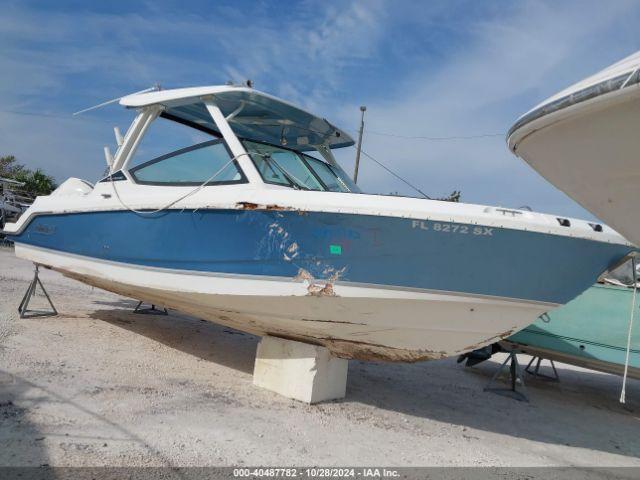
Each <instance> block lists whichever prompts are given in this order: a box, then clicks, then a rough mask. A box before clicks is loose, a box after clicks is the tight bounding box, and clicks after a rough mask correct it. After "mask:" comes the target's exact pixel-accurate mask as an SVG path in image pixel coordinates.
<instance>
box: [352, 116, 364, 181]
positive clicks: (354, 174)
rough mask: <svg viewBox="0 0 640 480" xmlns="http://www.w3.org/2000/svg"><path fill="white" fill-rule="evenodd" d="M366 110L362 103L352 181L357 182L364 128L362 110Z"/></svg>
mask: <svg viewBox="0 0 640 480" xmlns="http://www.w3.org/2000/svg"><path fill="white" fill-rule="evenodd" d="M366 111H367V107H365V106H364V105H362V106H361V107H360V112H362V116H361V117H360V130H359V131H358V146H357V148H356V166H355V168H354V171H353V183H358V168H359V167H360V152H361V151H362V131H363V130H364V112H366Z"/></svg>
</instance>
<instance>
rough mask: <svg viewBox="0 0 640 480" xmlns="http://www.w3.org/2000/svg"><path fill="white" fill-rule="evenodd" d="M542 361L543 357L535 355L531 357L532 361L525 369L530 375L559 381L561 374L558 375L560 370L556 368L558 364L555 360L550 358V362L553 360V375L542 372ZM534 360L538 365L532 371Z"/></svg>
mask: <svg viewBox="0 0 640 480" xmlns="http://www.w3.org/2000/svg"><path fill="white" fill-rule="evenodd" d="M536 360H537V361H536ZM541 361H542V357H533V358H532V359H531V361H530V362H529V364H528V365H527V367H526V368H525V369H524V371H525V372H527V373H528V374H529V375H533V376H534V377H540V378H544V379H546V380H549V381H551V382H559V381H560V375H558V371H557V370H556V364H555V363H553V360H549V362H551V368H552V369H553V375H547V374H544V373H540V362H541ZM533 362H536V366H535V368H534V369H533V371H531V365H533Z"/></svg>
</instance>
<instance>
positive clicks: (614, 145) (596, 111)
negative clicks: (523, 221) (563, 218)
mask: <svg viewBox="0 0 640 480" xmlns="http://www.w3.org/2000/svg"><path fill="white" fill-rule="evenodd" d="M627 90H628V91H627ZM627 90H623V91H620V92H619V93H618V92H616V93H615V94H609V95H606V96H604V97H598V98H595V99H593V100H591V101H588V102H584V103H580V104H577V105H575V106H573V107H571V108H567V109H566V110H567V111H564V110H561V111H559V112H557V113H554V114H551V115H548V116H547V117H542V118H540V119H538V120H535V121H533V122H532V123H531V124H530V125H525V126H524V127H522V128H521V130H522V131H523V132H519V131H516V132H515V133H513V134H512V137H513V138H517V143H516V145H517V146H516V149H515V152H516V154H517V155H518V156H519V157H521V158H522V159H524V160H525V161H526V162H527V163H528V164H529V165H531V166H532V167H533V168H534V169H535V170H536V171H538V172H539V173H540V174H541V175H542V176H543V177H544V178H546V179H547V180H548V181H549V182H551V183H552V184H553V185H555V186H556V187H557V188H559V189H560V190H562V191H563V192H565V193H566V194H567V195H569V196H570V197H571V198H573V199H574V200H576V201H577V202H578V203H580V204H581V205H582V206H583V207H584V208H586V209H587V210H589V211H590V212H591V213H593V214H594V215H596V216H597V217H598V218H600V219H601V220H602V221H603V222H605V223H607V224H608V225H609V226H611V227H613V228H615V229H616V230H617V231H618V232H620V234H622V235H623V236H624V237H626V238H627V239H629V240H630V241H631V242H633V243H635V244H636V245H640V215H639V214H638V209H637V204H638V198H640V162H639V161H638V152H639V151H640V135H638V128H637V126H638V123H639V122H640V90H639V89H638V88H637V87H631V88H629V89H627ZM525 131H526V132H525ZM510 141H512V142H516V140H510Z"/></svg>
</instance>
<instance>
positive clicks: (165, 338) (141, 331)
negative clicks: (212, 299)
mask: <svg viewBox="0 0 640 480" xmlns="http://www.w3.org/2000/svg"><path fill="white" fill-rule="evenodd" d="M93 303H94V304H97V305H102V306H104V307H106V308H105V309H97V310H94V311H92V312H91V313H89V317H91V318H94V319H96V320H102V321H104V322H107V323H110V324H112V325H114V326H116V327H119V328H122V329H125V330H128V331H130V332H133V333H136V334H138V335H143V336H145V337H147V338H149V339H151V340H154V341H156V342H159V343H162V344H164V345H166V346H167V347H170V348H173V349H176V350H180V351H182V352H184V353H186V354H188V355H192V356H195V357H198V358H201V359H202V360H206V361H209V362H214V363H216V364H219V365H224V366H226V367H229V368H232V369H234V370H238V371H240V372H244V373H248V374H251V373H253V364H254V359H255V353H256V346H257V344H258V341H259V337H256V336H254V335H251V334H249V333H245V332H240V331H238V330H234V329H233V328H229V327H225V326H222V325H218V324H215V323H212V322H208V321H206V320H199V319H197V318H194V317H190V316H188V315H183V314H181V313H178V312H176V311H174V310H169V312H168V315H156V314H140V313H133V310H134V308H135V307H136V305H137V303H138V302H136V301H134V300H118V301H113V302H105V301H94V302H93Z"/></svg>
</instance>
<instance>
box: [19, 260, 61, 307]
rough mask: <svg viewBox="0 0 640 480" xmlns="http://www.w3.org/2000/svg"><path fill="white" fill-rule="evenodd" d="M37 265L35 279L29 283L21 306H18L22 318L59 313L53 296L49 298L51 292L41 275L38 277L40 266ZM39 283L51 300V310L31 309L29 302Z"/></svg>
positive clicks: (49, 300)
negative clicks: (48, 290)
mask: <svg viewBox="0 0 640 480" xmlns="http://www.w3.org/2000/svg"><path fill="white" fill-rule="evenodd" d="M35 266H36V268H35V271H34V275H33V280H31V283H30V284H29V288H27V291H26V292H25V294H24V297H22V301H21V302H20V306H19V307H18V313H20V318H34V317H54V316H56V315H58V311H57V310H56V307H55V306H54V305H53V302H52V301H51V298H49V294H48V293H47V291H46V290H45V288H44V285H42V282H41V281H40V277H38V273H39V268H40V266H39V265H38V264H35ZM38 285H40V289H41V290H42V293H44V296H45V297H46V299H47V301H48V302H49V305H50V306H51V311H47V310H29V302H30V301H31V299H32V298H33V295H34V294H35V293H36V288H38Z"/></svg>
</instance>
